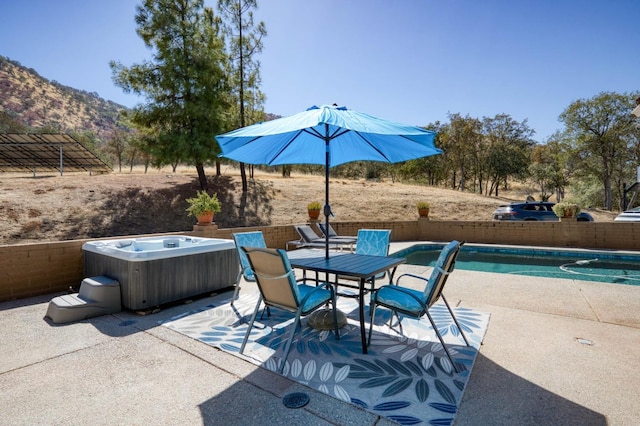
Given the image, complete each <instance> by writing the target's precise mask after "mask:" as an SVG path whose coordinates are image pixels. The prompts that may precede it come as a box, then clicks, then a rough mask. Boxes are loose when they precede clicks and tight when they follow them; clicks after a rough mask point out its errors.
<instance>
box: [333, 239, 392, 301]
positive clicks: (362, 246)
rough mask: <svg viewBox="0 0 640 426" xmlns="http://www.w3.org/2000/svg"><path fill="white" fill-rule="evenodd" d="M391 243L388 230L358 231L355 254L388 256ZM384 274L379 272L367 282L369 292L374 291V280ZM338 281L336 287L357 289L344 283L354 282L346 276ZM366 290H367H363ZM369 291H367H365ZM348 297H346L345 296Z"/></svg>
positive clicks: (355, 286)
mask: <svg viewBox="0 0 640 426" xmlns="http://www.w3.org/2000/svg"><path fill="white" fill-rule="evenodd" d="M390 243H391V230H390V229H359V230H358V237H357V242H356V250H355V253H356V254H364V255H368V256H388V255H389V245H390ZM385 275H386V272H381V273H379V274H378V275H376V276H375V277H374V279H371V280H369V282H370V283H371V289H370V290H371V291H373V290H374V286H375V280H379V279H382V278H384V276H385ZM339 278H340V280H342V281H340V282H339V283H338V285H341V286H344V287H350V288H358V286H357V285H352V284H348V283H345V282H344V280H346V281H354V280H355V278H353V277H347V276H342V275H340V276H339ZM365 290H367V289H365ZM367 291H369V290H367ZM347 296H348V295H347Z"/></svg>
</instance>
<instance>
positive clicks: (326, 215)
mask: <svg viewBox="0 0 640 426" xmlns="http://www.w3.org/2000/svg"><path fill="white" fill-rule="evenodd" d="M324 127H325V138H324V144H325V166H324V223H325V232H324V238H325V243H324V258H325V259H329V216H330V215H331V206H329V165H330V164H331V161H330V160H331V155H330V152H329V141H330V139H329V125H328V124H327V123H325V125H324Z"/></svg>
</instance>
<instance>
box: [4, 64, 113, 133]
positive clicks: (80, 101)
mask: <svg viewBox="0 0 640 426" xmlns="http://www.w3.org/2000/svg"><path fill="white" fill-rule="evenodd" d="M123 108H125V107H124V106H122V105H119V104H116V103H115V102H112V101H107V100H105V99H102V98H101V97H100V96H98V94H97V93H89V92H86V91H84V90H78V89H74V88H72V87H68V86H63V85H62V84H60V83H58V82H56V81H50V80H47V79H46V78H44V77H42V76H40V75H39V74H38V73H37V72H36V71H35V70H34V69H32V68H26V67H24V66H22V65H21V64H20V63H19V62H17V61H12V60H10V59H9V58H6V57H4V56H0V112H4V113H5V115H6V116H8V117H10V118H12V119H13V120H15V121H17V122H19V123H21V124H23V125H25V126H27V127H28V128H29V129H34V128H42V127H47V128H48V129H49V130H50V131H57V132H63V133H66V132H79V133H83V132H86V131H91V132H94V133H95V134H96V135H98V138H99V139H102V140H104V139H105V138H107V137H108V136H109V135H110V132H111V131H112V129H113V127H114V125H115V123H116V121H117V118H118V112H119V111H120V110H122V109H123Z"/></svg>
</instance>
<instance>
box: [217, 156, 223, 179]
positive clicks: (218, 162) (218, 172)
mask: <svg viewBox="0 0 640 426" xmlns="http://www.w3.org/2000/svg"><path fill="white" fill-rule="evenodd" d="M221 174H222V172H221V171H220V159H216V176H220V175H221Z"/></svg>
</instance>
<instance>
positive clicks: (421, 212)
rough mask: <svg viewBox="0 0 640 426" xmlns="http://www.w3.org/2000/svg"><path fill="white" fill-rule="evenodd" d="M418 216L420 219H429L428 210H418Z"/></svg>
mask: <svg viewBox="0 0 640 426" xmlns="http://www.w3.org/2000/svg"><path fill="white" fill-rule="evenodd" d="M418 215H419V216H420V217H429V209H418Z"/></svg>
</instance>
